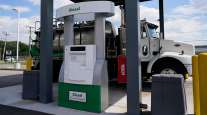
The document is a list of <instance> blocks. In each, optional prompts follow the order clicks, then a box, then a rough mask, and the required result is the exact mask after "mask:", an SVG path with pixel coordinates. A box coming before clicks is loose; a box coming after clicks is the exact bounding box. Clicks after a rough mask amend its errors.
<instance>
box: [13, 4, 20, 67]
mask: <svg viewBox="0 0 207 115" xmlns="http://www.w3.org/2000/svg"><path fill="white" fill-rule="evenodd" d="M12 10H13V11H15V12H16V13H17V53H16V54H17V57H16V61H17V65H16V68H17V69H19V68H20V63H19V20H20V11H19V9H17V8H14V9H12Z"/></svg>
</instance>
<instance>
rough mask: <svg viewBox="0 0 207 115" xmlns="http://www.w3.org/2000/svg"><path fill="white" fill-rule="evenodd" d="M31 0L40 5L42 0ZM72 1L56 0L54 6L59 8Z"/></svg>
mask: <svg viewBox="0 0 207 115" xmlns="http://www.w3.org/2000/svg"><path fill="white" fill-rule="evenodd" d="M29 2H32V3H33V4H34V5H38V6H39V5H40V0H29ZM71 3H72V2H71V1H70V0H54V8H55V9H57V8H59V7H61V6H64V5H67V4H71Z"/></svg>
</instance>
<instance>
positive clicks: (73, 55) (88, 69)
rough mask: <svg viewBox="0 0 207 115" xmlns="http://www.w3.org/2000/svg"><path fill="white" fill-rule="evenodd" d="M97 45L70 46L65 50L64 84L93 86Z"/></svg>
mask: <svg viewBox="0 0 207 115" xmlns="http://www.w3.org/2000/svg"><path fill="white" fill-rule="evenodd" d="M95 63H96V45H70V46H66V48H65V69H66V70H67V71H64V82H65V83H73V84H87V85H92V84H93V72H94V66H95Z"/></svg>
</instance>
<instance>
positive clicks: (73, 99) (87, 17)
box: [56, 1, 115, 112]
mask: <svg viewBox="0 0 207 115" xmlns="http://www.w3.org/2000/svg"><path fill="white" fill-rule="evenodd" d="M114 8H115V6H114V3H113V2H110V1H92V2H81V3H76V4H72V5H67V6H64V7H62V8H59V9H58V10H57V12H56V15H57V16H56V17H57V18H58V19H62V20H64V25H65V26H64V32H65V33H64V42H65V49H64V63H63V65H62V67H61V71H60V76H59V77H60V82H59V96H58V104H59V105H60V106H63V107H69V108H73V109H78V110H85V111H90V112H102V111H103V110H104V109H106V108H107V106H108V73H107V62H106V60H105V18H106V17H111V16H113V15H114ZM91 20H95V32H94V33H95V35H94V36H95V37H94V38H95V44H87V45H74V30H73V25H74V23H75V22H83V21H91Z"/></svg>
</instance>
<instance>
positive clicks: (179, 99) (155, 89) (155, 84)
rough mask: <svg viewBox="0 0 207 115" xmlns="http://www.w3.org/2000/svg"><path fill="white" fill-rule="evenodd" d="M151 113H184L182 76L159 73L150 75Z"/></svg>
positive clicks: (170, 114) (182, 114)
mask: <svg viewBox="0 0 207 115" xmlns="http://www.w3.org/2000/svg"><path fill="white" fill-rule="evenodd" d="M151 99H152V100H151V102H152V115H186V110H187V104H186V98H185V89H184V78H183V76H182V75H173V74H172V75H167V74H159V75H154V76H153V77H152V98H151Z"/></svg>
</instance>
